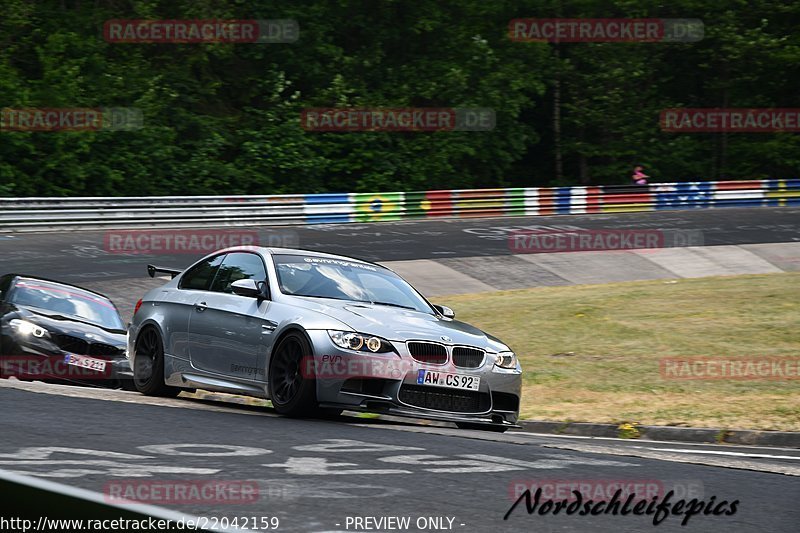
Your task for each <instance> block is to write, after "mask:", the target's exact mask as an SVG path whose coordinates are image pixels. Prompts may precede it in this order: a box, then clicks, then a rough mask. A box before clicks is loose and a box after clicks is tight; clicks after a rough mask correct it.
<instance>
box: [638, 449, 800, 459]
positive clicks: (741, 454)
mask: <svg viewBox="0 0 800 533" xmlns="http://www.w3.org/2000/svg"><path fill="white" fill-rule="evenodd" d="M637 447H638V446H637ZM645 449H646V450H655V451H658V452H674V453H692V454H694V453H701V454H706V455H729V456H732V457H759V458H764V459H794V460H795V461H800V456H795V455H770V454H768V453H746V452H722V451H717V450H687V449H683V448H645Z"/></svg>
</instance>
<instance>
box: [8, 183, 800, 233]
mask: <svg viewBox="0 0 800 533" xmlns="http://www.w3.org/2000/svg"><path fill="white" fill-rule="evenodd" d="M786 205H800V179H785V180H778V179H766V180H749V181H716V182H714V181H698V182H685V183H655V184H650V185H644V186H635V185H630V186H625V185H604V186H595V187H555V188H533V187H531V188H510V189H459V190H442V191H414V192H388V193H342V194H336V193H334V194H293V195H268V196H154V197H146V196H145V197H121V198H100V197H81V198H0V232H22V231H47V230H91V229H119V228H168V227H232V226H258V225H302V224H320V223H324V224H327V223H338V222H380V221H396V220H403V219H418V218H427V217H495V216H498V217H499V216H520V215H550V214H580V213H609V212H635V211H659V210H674V209H695V208H716V207H762V206H786Z"/></svg>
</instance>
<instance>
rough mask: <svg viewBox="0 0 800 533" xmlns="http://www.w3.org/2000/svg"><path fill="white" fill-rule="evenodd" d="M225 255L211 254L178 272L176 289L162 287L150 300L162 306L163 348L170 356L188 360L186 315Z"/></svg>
mask: <svg viewBox="0 0 800 533" xmlns="http://www.w3.org/2000/svg"><path fill="white" fill-rule="evenodd" d="M225 255H226V254H219V255H215V256H212V257H209V258H207V259H204V260H203V261H200V262H199V263H197V264H195V265H194V266H192V267H191V268H190V269H189V270H187V271H186V273H185V274H184V275H183V276H181V280H180V283H179V284H178V290H165V291H163V292H162V294H161V296H160V297H159V298H157V301H156V302H154V305H156V306H159V307H162V308H163V311H162V314H163V317H164V322H163V324H162V325H163V328H162V329H163V331H164V350H165V351H166V353H167V354H169V355H170V356H174V357H178V358H180V359H184V360H187V361H188V360H189V319H190V318H191V316H192V314H193V313H194V311H195V304H196V303H197V302H200V301H202V300H204V299H205V298H206V295H207V294H208V290H209V288H210V287H211V282H212V281H213V280H214V276H215V275H216V274H217V269H218V268H219V266H220V265H221V264H222V261H223V260H224V259H225Z"/></svg>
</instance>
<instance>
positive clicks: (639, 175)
mask: <svg viewBox="0 0 800 533" xmlns="http://www.w3.org/2000/svg"><path fill="white" fill-rule="evenodd" d="M642 170H643V168H642V167H641V166H636V167H634V169H633V176H631V179H633V182H634V183H635V184H636V185H647V178H649V177H650V176H648V175H647V174H645V173H644V172H642Z"/></svg>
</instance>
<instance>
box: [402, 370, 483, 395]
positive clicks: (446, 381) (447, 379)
mask: <svg viewBox="0 0 800 533" xmlns="http://www.w3.org/2000/svg"><path fill="white" fill-rule="evenodd" d="M417 384H418V385H431V386H433V387H447V388H450V389H465V390H478V388H479V387H480V385H481V378H479V377H478V376H468V375H466V374H449V373H447V372H435V371H431V370H420V371H419V373H418V374H417Z"/></svg>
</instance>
